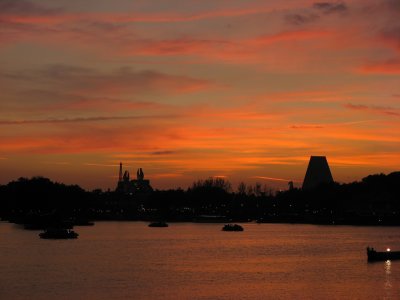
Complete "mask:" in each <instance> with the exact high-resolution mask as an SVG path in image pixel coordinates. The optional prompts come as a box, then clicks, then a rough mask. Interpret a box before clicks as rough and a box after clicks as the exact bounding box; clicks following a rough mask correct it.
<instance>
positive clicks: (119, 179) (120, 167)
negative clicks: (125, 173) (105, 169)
mask: <svg viewBox="0 0 400 300" xmlns="http://www.w3.org/2000/svg"><path fill="white" fill-rule="evenodd" d="M118 181H119V182H121V181H122V162H120V163H119V177H118Z"/></svg>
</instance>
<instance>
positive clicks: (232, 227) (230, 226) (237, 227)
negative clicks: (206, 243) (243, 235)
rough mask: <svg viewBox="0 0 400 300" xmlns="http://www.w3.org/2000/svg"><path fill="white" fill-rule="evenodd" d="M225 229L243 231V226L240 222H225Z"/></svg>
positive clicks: (223, 228)
mask: <svg viewBox="0 0 400 300" xmlns="http://www.w3.org/2000/svg"><path fill="white" fill-rule="evenodd" d="M222 230H223V231H243V227H242V226H240V225H238V224H225V225H224V227H222Z"/></svg>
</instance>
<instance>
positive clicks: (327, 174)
mask: <svg viewBox="0 0 400 300" xmlns="http://www.w3.org/2000/svg"><path fill="white" fill-rule="evenodd" d="M331 182H333V177H332V173H331V170H330V169H329V165H328V161H327V160H326V157H325V156H311V157H310V162H309V163H308V167H307V172H306V176H305V177H304V181H303V190H309V189H313V188H315V187H317V186H318V185H320V184H321V183H331Z"/></svg>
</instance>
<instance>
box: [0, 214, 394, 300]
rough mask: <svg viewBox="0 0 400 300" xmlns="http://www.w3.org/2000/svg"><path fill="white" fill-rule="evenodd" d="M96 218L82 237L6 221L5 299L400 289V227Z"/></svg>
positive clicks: (379, 293) (389, 292)
mask: <svg viewBox="0 0 400 300" xmlns="http://www.w3.org/2000/svg"><path fill="white" fill-rule="evenodd" d="M222 225H223V224H192V223H172V224H170V227H168V228H149V227H147V223H143V222H97V223H96V225H95V226H94V227H76V228H75V230H76V231H77V232H78V233H79V234H80V236H79V238H78V239H77V240H59V241H57V240H41V239H39V238H38V231H26V230H22V229H20V227H19V226H17V225H14V224H9V223H5V222H1V223H0V299H400V261H392V262H377V263H367V259H366V253H365V247H366V246H367V245H370V246H373V247H375V248H376V249H384V248H386V247H388V246H390V247H392V248H393V249H400V228H396V227H351V226H313V225H286V224H254V223H249V224H242V225H243V227H244V229H245V231H244V232H222V231H221V228H222Z"/></svg>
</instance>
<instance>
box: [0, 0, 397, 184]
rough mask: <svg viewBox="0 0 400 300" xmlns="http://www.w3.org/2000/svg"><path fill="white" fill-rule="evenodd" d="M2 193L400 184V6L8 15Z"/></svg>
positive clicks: (92, 1) (169, 6) (366, 0)
mask: <svg viewBox="0 0 400 300" xmlns="http://www.w3.org/2000/svg"><path fill="white" fill-rule="evenodd" d="M0 91H1V93H0V170H1V172H0V184H6V183H7V182H9V181H11V180H14V179H17V178H18V177H21V176H23V177H31V176H35V175H41V176H45V177H49V178H51V179H52V180H56V181H60V182H64V183H68V184H72V183H73V184H79V185H81V186H82V187H84V188H86V189H93V188H97V187H99V188H103V189H106V188H111V189H114V188H115V186H116V180H117V177H118V165H119V162H120V161H121V162H123V164H124V168H126V169H128V170H129V171H130V172H131V174H136V169H137V168H139V167H141V168H143V170H144V173H145V177H146V178H148V179H150V180H151V183H152V185H153V187H155V188H160V189H164V188H175V187H178V186H180V187H182V188H186V187H188V186H189V185H190V184H191V183H192V182H193V181H194V180H196V179H201V178H202V179H204V178H207V177H211V176H223V177H226V178H227V179H228V180H229V181H230V182H232V184H233V186H234V187H235V186H236V185H237V183H238V182H239V181H245V182H247V183H251V184H254V183H255V182H260V183H262V184H267V185H268V186H271V187H275V188H280V187H281V188H286V187H287V182H286V180H293V181H294V182H295V186H300V185H301V182H302V181H303V179H304V174H305V171H306V168H307V163H308V159H309V156H310V155H325V156H327V158H328V162H329V164H330V166H331V171H332V175H333V177H334V179H335V180H336V181H338V182H350V181H354V180H360V179H361V178H362V177H364V176H366V175H368V174H372V173H381V172H383V173H388V172H391V171H395V170H400V1H399V0H349V1H333V2H315V1H306V0H293V1H291V0H286V1H284V0H282V1H272V0H271V1H268V0H267V1H266V0H263V1H261V0H260V1H254V0H253V1H244V0H219V1H218V0H185V1H183V0H180V1H178V0H135V1H128V0H113V1H110V0H82V1H70V0H36V1H33V0H0Z"/></svg>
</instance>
